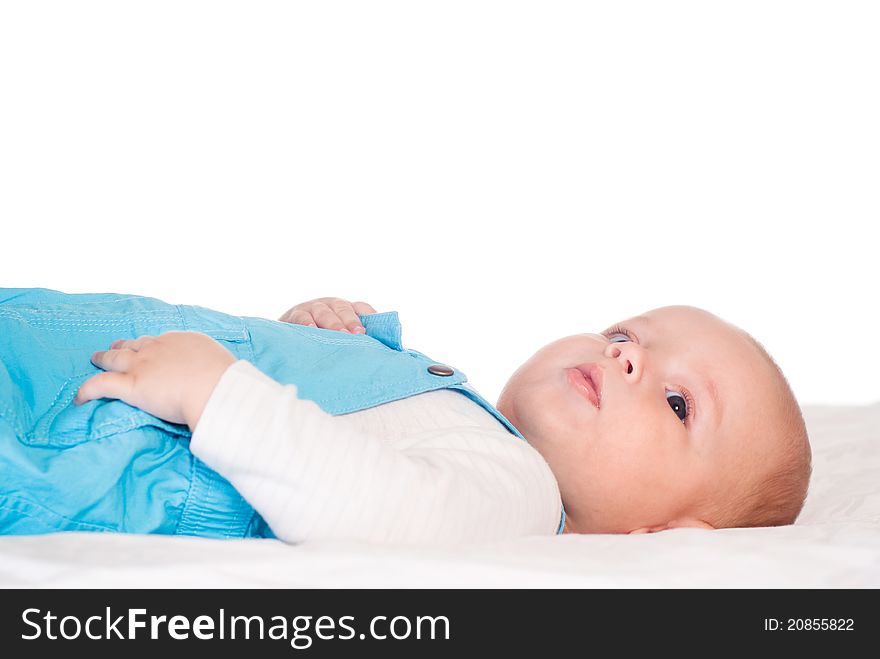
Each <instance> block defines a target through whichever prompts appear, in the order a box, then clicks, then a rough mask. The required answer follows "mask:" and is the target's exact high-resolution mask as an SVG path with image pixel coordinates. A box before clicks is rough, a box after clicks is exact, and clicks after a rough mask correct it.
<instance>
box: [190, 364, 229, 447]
mask: <svg viewBox="0 0 880 659" xmlns="http://www.w3.org/2000/svg"><path fill="white" fill-rule="evenodd" d="M235 362H236V359H235V358H234V357H231V356H230V359H229V360H222V361H218V363H217V364H216V367H215V368H212V369H211V371H210V373H206V374H205V375H204V376H203V378H202V379H201V380H200V383H199V386H197V387H194V388H193V390H192V391H191V392H190V394H189V396H187V398H186V400H185V401H184V405H183V410H182V416H183V418H184V423H186V425H187V426H189V430H190V432H191V433H194V432H195V431H196V426H197V425H198V423H199V420H200V419H201V417H202V414H203V413H204V411H205V408H206V407H207V406H208V401H209V400H210V399H211V395H212V394H213V393H214V390H215V389H216V388H217V384H218V383H219V382H220V378H222V377H223V374H224V373H226V370H227V369H228V368H229V367H230V366H231V365H232V364H234V363H235Z"/></svg>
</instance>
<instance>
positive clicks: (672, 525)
mask: <svg viewBox="0 0 880 659" xmlns="http://www.w3.org/2000/svg"><path fill="white" fill-rule="evenodd" d="M666 528H667V529H679V528H694V529H706V530H707V531H714V530H715V527H714V526H712V525H711V524H709V523H708V522H704V521H703V520H701V519H696V518H694V517H683V518H681V519H674V520H672V521H671V522H669V523H668V524H667V525H666Z"/></svg>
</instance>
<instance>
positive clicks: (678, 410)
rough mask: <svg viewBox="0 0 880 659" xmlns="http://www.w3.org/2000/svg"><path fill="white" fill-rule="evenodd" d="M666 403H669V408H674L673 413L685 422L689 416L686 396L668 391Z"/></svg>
mask: <svg viewBox="0 0 880 659" xmlns="http://www.w3.org/2000/svg"><path fill="white" fill-rule="evenodd" d="M666 402H667V403H669V407H671V408H672V411H673V412H675V414H676V416H677V417H678V418H679V419H681V420H682V421H684V420H685V419H687V416H688V407H687V401H686V400H685V398H684V396H683V395H682V394H680V393H678V392H677V391H667V392H666Z"/></svg>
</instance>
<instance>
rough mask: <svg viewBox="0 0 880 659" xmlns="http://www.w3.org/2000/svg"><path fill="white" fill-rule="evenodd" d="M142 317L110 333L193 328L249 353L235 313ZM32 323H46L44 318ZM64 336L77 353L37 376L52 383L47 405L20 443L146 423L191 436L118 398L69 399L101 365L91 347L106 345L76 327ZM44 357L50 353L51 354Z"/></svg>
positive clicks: (93, 436)
mask: <svg viewBox="0 0 880 659" xmlns="http://www.w3.org/2000/svg"><path fill="white" fill-rule="evenodd" d="M172 310H173V307H172ZM206 311H207V310H206ZM136 315H137V314H135V316H136ZM142 320H145V319H136V318H129V322H131V321H134V324H135V325H136V326H137V328H138V329H137V330H136V331H134V332H132V331H131V330H130V329H129V331H128V332H121V333H119V334H118V335H114V336H115V337H116V338H136V336H142V335H144V334H152V335H158V334H161V333H164V332H166V331H172V330H176V331H194V332H201V333H203V334H206V335H208V336H210V337H211V338H213V339H215V340H216V341H218V342H220V343H221V344H223V345H224V347H226V348H227V349H228V350H230V352H232V353H233V354H234V355H235V356H236V358H239V359H247V358H248V357H249V356H251V355H252V353H253V351H252V347H251V342H250V333H249V331H248V329H247V327H246V326H245V325H244V322H243V320H242V319H241V318H239V317H236V316H225V314H216V315H215V317H214V318H212V319H211V322H205V323H201V324H200V323H198V322H194V321H196V320H197V318H195V317H193V316H192V314H179V315H178V314H176V313H174V314H173V315H172V316H168V317H164V316H163V317H162V320H161V321H160V322H155V321H156V320H158V318H156V317H155V316H154V317H153V318H151V319H150V320H151V321H152V322H140V321H142ZM96 322H97V321H96ZM37 324H38V325H43V326H45V323H44V322H43V323H40V322H38V323H37ZM91 327H92V326H88V329H91ZM57 328H58V330H59V331H61V330H62V329H64V328H67V330H69V329H70V328H71V325H70V324H69V323H59V324H58V325H57ZM62 336H64V335H63V334H60V335H59V340H62ZM66 336H67V338H68V339H69V341H68V343H67V347H68V349H70V348H73V349H75V350H76V354H77V358H76V359H74V360H70V354H69V353H68V355H66V356H67V360H62V362H65V361H66V363H67V364H68V366H67V367H66V368H65V369H64V370H65V371H66V372H59V371H58V370H57V368H55V369H54V370H52V369H49V371H48V372H49V373H50V375H51V377H48V378H46V377H43V378H41V380H40V381H41V382H43V383H44V385H43V386H44V387H52V389H51V390H49V391H48V394H46V393H45V392H44V395H43V396H42V398H44V399H48V398H51V400H50V402H49V404H48V406H46V405H45V404H44V405H41V406H40V407H41V410H40V411H41V412H42V413H40V414H39V416H37V418H36V419H35V421H34V422H33V425H32V426H31V427H30V430H29V432H27V433H26V434H25V436H24V438H23V439H24V441H25V443H27V444H29V445H31V446H45V447H57V448H60V447H70V446H76V445H78V444H82V443H84V442H89V441H96V440H102V439H106V438H108V437H113V436H115V435H119V434H122V433H128V432H132V431H136V430H138V429H143V428H148V427H152V428H156V429H159V430H161V431H163V432H166V433H169V434H173V435H177V436H179V437H181V438H188V437H189V436H190V431H189V428H188V427H187V426H185V425H181V424H175V423H169V422H168V421H165V420H163V419H160V418H158V417H156V416H153V415H152V414H149V413H148V412H145V411H144V410H141V409H139V408H136V407H133V406H131V405H129V404H128V403H125V402H123V401H121V400H116V399H109V398H102V399H99V400H93V401H89V402H87V403H85V404H83V405H76V404H75V403H74V402H73V401H74V398H75V397H76V393H77V391H78V390H79V388H80V386H81V385H82V384H83V383H84V382H85V381H86V380H87V379H89V378H90V377H92V376H93V375H95V374H97V373H100V372H101V369H99V368H97V367H95V366H94V365H92V364H91V362H90V361H89V358H90V357H91V353H92V352H93V351H94V350H106V349H107V345H103V346H99V347H95V345H94V344H93V343H92V344H91V345H89V344H88V342H83V341H81V338H82V335H80V334H77V333H74V334H72V335H70V334H68V335H66ZM47 358H49V359H50V358H51V356H47ZM56 366H57V363H56ZM35 411H36V410H35Z"/></svg>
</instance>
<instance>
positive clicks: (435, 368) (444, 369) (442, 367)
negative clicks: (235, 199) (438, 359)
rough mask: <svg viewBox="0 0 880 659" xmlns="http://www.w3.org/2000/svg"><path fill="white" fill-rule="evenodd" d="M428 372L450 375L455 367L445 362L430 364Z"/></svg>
mask: <svg viewBox="0 0 880 659" xmlns="http://www.w3.org/2000/svg"><path fill="white" fill-rule="evenodd" d="M428 373H430V374H431V375H452V374H453V373H455V369H454V368H452V367H451V366H447V365H446V364H431V365H430V366H429V367H428Z"/></svg>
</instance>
